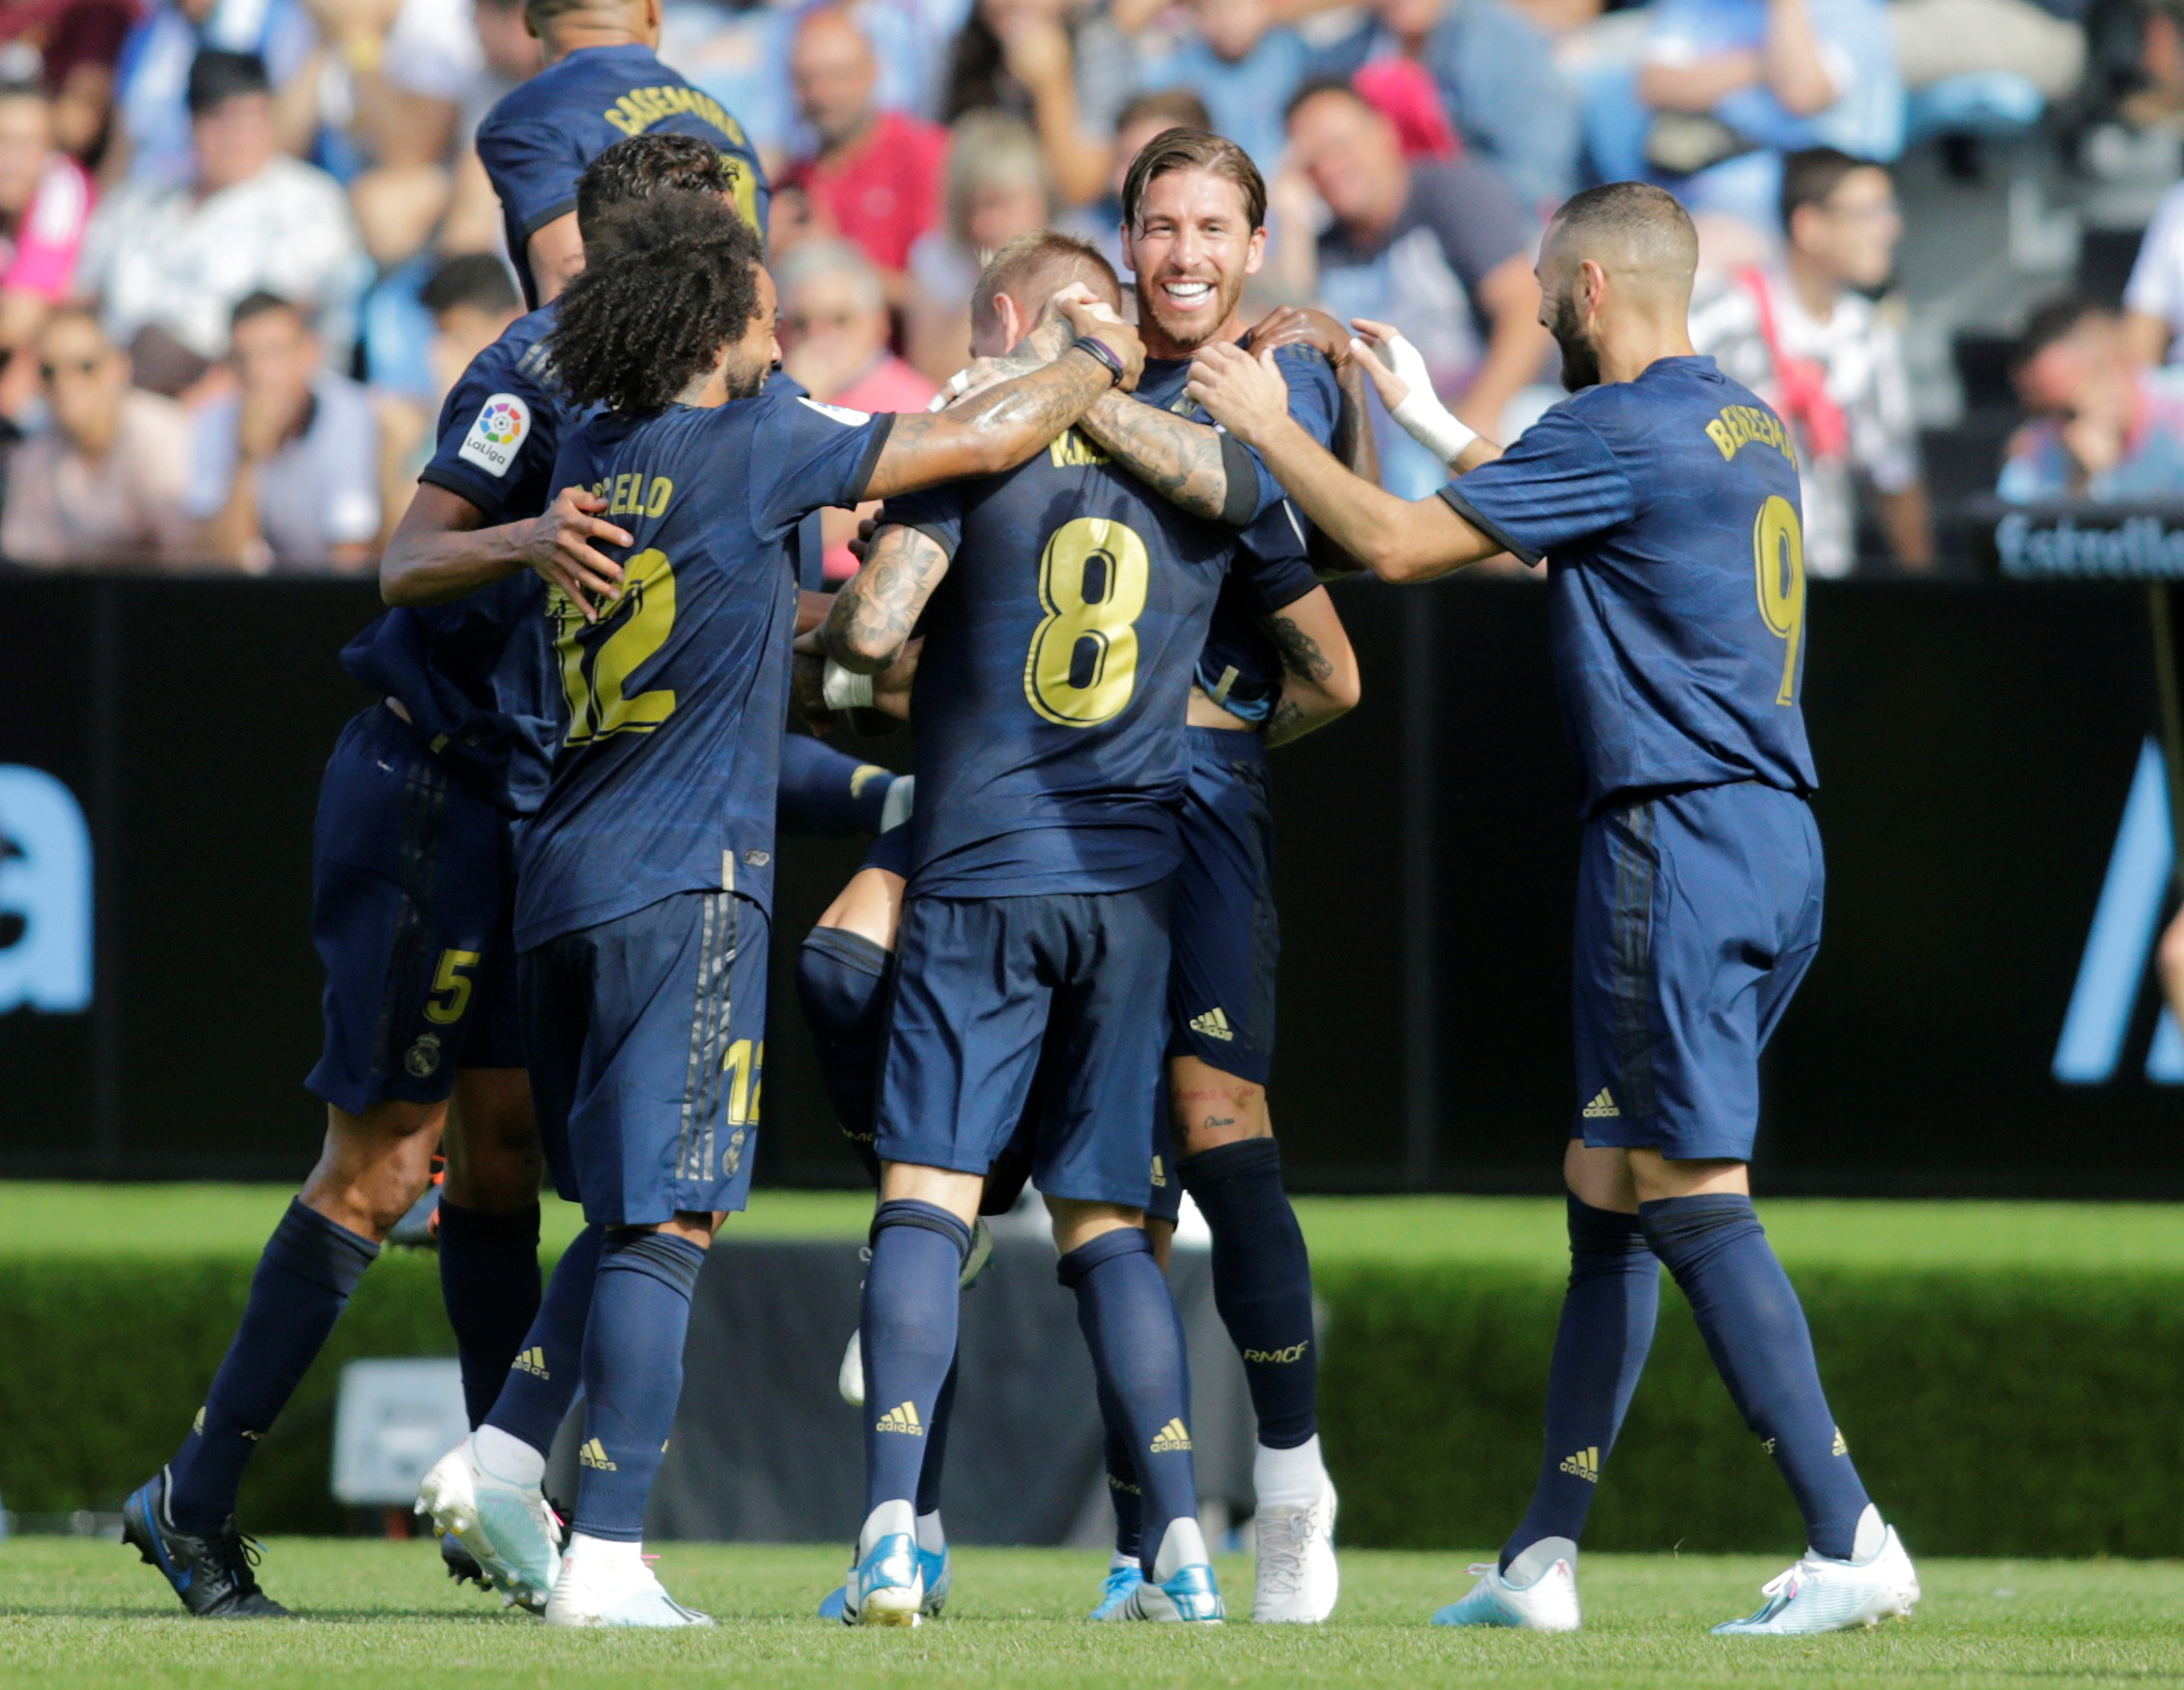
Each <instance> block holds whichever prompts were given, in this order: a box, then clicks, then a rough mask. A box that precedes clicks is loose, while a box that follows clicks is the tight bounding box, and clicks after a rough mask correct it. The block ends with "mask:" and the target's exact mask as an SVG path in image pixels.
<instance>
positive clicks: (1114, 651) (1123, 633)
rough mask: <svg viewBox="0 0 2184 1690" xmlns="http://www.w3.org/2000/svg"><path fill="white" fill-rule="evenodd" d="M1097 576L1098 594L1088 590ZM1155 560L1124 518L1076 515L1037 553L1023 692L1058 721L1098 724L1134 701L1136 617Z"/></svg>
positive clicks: (1142, 606) (1035, 706)
mask: <svg viewBox="0 0 2184 1690" xmlns="http://www.w3.org/2000/svg"><path fill="white" fill-rule="evenodd" d="M1095 576H1097V585H1098V588H1099V593H1100V596H1099V597H1098V598H1097V599H1095V598H1093V597H1092V596H1091V593H1092V590H1093V587H1094V585H1095ZM1151 584H1152V564H1151V561H1150V559H1149V558H1148V556H1147V554H1146V551H1145V542H1144V541H1142V540H1140V539H1139V538H1138V537H1137V535H1136V533H1135V532H1134V531H1133V530H1132V529H1130V528H1128V527H1126V526H1125V525H1124V524H1122V523H1121V522H1116V521H1109V520H1108V519H1106V518H1105V517H1078V518H1077V519H1076V520H1075V521H1068V522H1064V523H1063V524H1062V525H1061V526H1060V527H1059V528H1056V529H1055V530H1054V532H1053V534H1052V536H1051V537H1050V538H1049V540H1048V541H1047V549H1046V550H1045V551H1044V552H1043V553H1042V554H1041V555H1040V558H1039V603H1040V606H1041V607H1042V608H1044V609H1045V610H1046V612H1047V614H1046V615H1045V616H1043V617H1042V618H1040V622H1039V626H1038V627H1037V628H1036V629H1034V630H1033V631H1032V634H1031V651H1030V654H1029V655H1028V656H1027V657H1026V658H1025V659H1024V664H1023V695H1024V696H1025V697H1026V698H1028V699H1029V700H1030V701H1031V708H1032V709H1033V710H1036V711H1037V712H1038V713H1039V714H1040V715H1041V716H1042V717H1044V718H1046V719H1047V720H1049V721H1050V722H1053V723H1055V724H1057V725H1058V726H1061V727H1094V726H1097V725H1098V724H1099V723H1101V722H1103V721H1112V720H1113V719H1114V718H1116V717H1118V716H1120V715H1121V714H1122V713H1123V711H1124V710H1126V709H1128V708H1129V705H1130V697H1131V694H1132V693H1133V692H1134V691H1135V690H1136V688H1137V627H1136V623H1137V618H1138V617H1139V616H1141V615H1143V614H1144V611H1145V595H1146V592H1147V589H1148V588H1149V587H1150V586H1151Z"/></svg>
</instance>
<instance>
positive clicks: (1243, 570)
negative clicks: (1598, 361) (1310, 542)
mask: <svg viewBox="0 0 2184 1690" xmlns="http://www.w3.org/2000/svg"><path fill="white" fill-rule="evenodd" d="M1233 573H1234V574H1236V575H1238V576H1240V577H1243V582H1244V586H1245V588H1246V591H1247V592H1248V593H1249V594H1250V596H1251V599H1252V602H1253V604H1254V606H1256V608H1257V609H1258V611H1259V613H1260V614H1261V615H1262V616H1272V615H1273V614H1274V612H1275V611H1277V610H1281V609H1286V608H1287V607H1288V606H1291V605H1294V604H1296V603H1297V601H1298V600H1299V599H1302V597H1303V596H1304V595H1305V594H1306V593H1308V592H1310V591H1311V590H1312V589H1313V588H1314V587H1316V586H1318V585H1319V584H1320V577H1319V573H1318V572H1317V571H1316V570H1314V569H1313V568H1312V563H1311V558H1310V556H1309V555H1308V553H1307V550H1306V546H1305V529H1304V519H1303V518H1302V516H1300V515H1299V514H1298V512H1297V507H1296V506H1295V505H1293V504H1291V503H1290V502H1289V501H1288V500H1287V499H1283V500H1282V501H1281V502H1280V503H1279V504H1277V505H1275V506H1274V509H1273V510H1271V511H1269V512H1268V513H1267V514H1266V515H1265V516H1263V517H1261V518H1260V519H1259V520H1258V521H1256V522H1254V523H1252V524H1251V529H1250V532H1248V533H1247V534H1246V535H1245V536H1244V541H1243V544H1242V545H1241V546H1239V547H1238V548H1237V552H1236V563H1235V566H1234V571H1233Z"/></svg>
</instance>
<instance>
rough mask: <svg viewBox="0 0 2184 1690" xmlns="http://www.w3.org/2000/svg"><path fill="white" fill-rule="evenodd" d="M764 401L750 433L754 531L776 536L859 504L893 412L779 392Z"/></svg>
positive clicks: (877, 460)
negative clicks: (873, 412) (814, 516)
mask: <svg viewBox="0 0 2184 1690" xmlns="http://www.w3.org/2000/svg"><path fill="white" fill-rule="evenodd" d="M767 402H768V403H767V409H766V412H765V414H764V415H762V416H761V417H760V418H759V419H758V421H757V423H756V424H755V425H754V426H753V429H752V434H751V445H752V448H753V450H752V467H751V512H752V519H751V520H752V524H753V526H754V527H755V528H756V529H757V530H758V532H759V533H760V534H762V535H764V536H766V537H767V538H769V539H779V538H781V537H782V536H784V535H786V534H787V533H788V532H789V531H790V530H791V529H793V528H794V527H796V525H797V524H798V522H800V521H803V519H804V518H805V517H806V516H807V515H809V514H810V513H811V512H813V511H817V510H824V509H826V507H827V506H829V505H833V506H838V507H840V508H842V509H844V510H847V509H848V508H849V507H851V506H852V505H856V504H860V503H862V502H863V500H864V490H865V487H866V485H867V484H868V483H870V481H871V480H872V472H873V469H874V468H875V467H876V466H877V465H879V463H880V454H881V452H882V450H883V449H884V448H885V446H886V444H887V436H888V434H889V432H890V431H891V430H892V429H893V428H894V426H895V418H894V416H893V414H892V413H891V412H886V411H882V413H881V414H879V415H878V416H870V415H867V414H866V413H865V412H863V411H861V410H845V409H844V408H842V407H840V406H836V405H823V404H821V403H820V402H819V401H818V400H816V399H803V398H796V399H792V398H790V397H788V396H787V395H785V394H778V393H770V394H768V395H767Z"/></svg>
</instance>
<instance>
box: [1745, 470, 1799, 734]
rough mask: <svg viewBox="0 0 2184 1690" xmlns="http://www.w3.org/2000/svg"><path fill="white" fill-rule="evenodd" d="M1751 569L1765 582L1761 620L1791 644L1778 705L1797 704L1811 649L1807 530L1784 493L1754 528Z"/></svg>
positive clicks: (1761, 590)
mask: <svg viewBox="0 0 2184 1690" xmlns="http://www.w3.org/2000/svg"><path fill="white" fill-rule="evenodd" d="M1751 567H1752V573H1753V575H1754V576H1755V577H1757V579H1758V583H1759V616H1760V620H1761V621H1763V622H1765V623H1766V624H1767V631H1768V633H1770V634H1773V635H1774V636H1775V637H1776V638H1777V639H1779V640H1782V641H1784V642H1785V645H1786V648H1787V649H1786V650H1784V652H1783V653H1782V685H1781V690H1779V691H1778V692H1777V693H1776V694H1775V702H1776V703H1777V704H1795V703H1796V702H1797V660H1798V654H1799V653H1800V651H1801V650H1803V648H1804V645H1805V531H1804V529H1803V528H1802V527H1801V526H1800V525H1799V523H1798V520H1797V506H1795V505H1793V504H1791V503H1790V501H1789V500H1788V499H1786V498H1784V497H1783V496H1782V495H1781V494H1780V493H1775V494H1772V495H1771V496H1770V497H1769V498H1768V500H1767V502H1766V503H1765V504H1763V505H1761V506H1760V507H1759V520H1758V521H1756V522H1754V523H1753V524H1752V525H1751Z"/></svg>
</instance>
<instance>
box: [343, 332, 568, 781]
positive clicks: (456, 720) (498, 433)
mask: <svg viewBox="0 0 2184 1690" xmlns="http://www.w3.org/2000/svg"><path fill="white" fill-rule="evenodd" d="M552 326H553V307H552V306H550V305H549V306H547V307H546V309H545V310H543V311H534V312H532V313H531V314H530V315H529V316H528V317H521V318H518V320H517V321H516V322H514V323H512V324H509V325H508V327H507V328H506V329H505V330H503V331H502V333H501V336H500V338H499V339H498V340H496V341H494V342H493V344H492V345H491V346H490V347H488V348H486V350H485V351H484V352H480V353H479V354H478V355H477V356H476V357H475V358H473V359H471V360H470V367H469V368H468V369H466V370H464V371H463V372H462V379H461V380H458V381H457V382H456V384H455V387H454V389H453V391H451V392H450V393H449V394H448V396H447V399H446V402H445V403H444V404H443V405H442V406H441V407H440V418H439V436H438V438H439V445H438V448H437V449H436V450H435V451H434V454H433V460H432V462H431V463H430V464H428V465H426V466H425V468H424V471H423V472H422V473H421V474H420V475H419V476H418V479H419V480H420V481H428V482H431V483H432V484H433V485H434V486H435V487H443V488H446V489H447V490H448V491H449V492H450V493H455V494H457V495H458V496H460V497H462V498H465V499H467V500H469V501H470V503H472V504H473V505H476V506H477V507H478V510H479V511H480V513H481V515H482V521H480V523H479V526H480V527H493V526H496V525H497V524H499V523H502V522H512V521H520V520H522V519H524V518H527V517H535V516H537V515H538V514H539V512H541V511H542V510H544V509H545V508H546V504H547V502H548V501H549V499H550V498H551V496H552V493H553V489H552V487H551V485H550V482H549V477H550V476H551V474H552V470H553V458H554V452H555V449H556V447H557V446H558V444H559V441H560V437H561V432H562V428H563V424H564V402H563V401H562V400H561V399H560V397H559V396H558V394H557V393H556V391H555V389H554V388H553V386H552V385H551V384H550V383H549V382H548V381H547V380H546V375H545V363H546V349H545V344H544V343H545V337H546V332H547V330H548V329H550V328H551V327H552ZM545 592H546V585H545V583H544V582H543V581H541V580H540V579H539V577H537V576H535V575H533V574H532V573H531V572H530V571H528V570H524V571H521V572H519V573H518V574H516V575H513V576H511V577H508V578H507V579H506V580H501V581H496V582H494V583H493V584H492V585H491V586H490V587H485V588H482V589H481V590H479V591H478V592H475V593H471V594H468V595H466V596H465V597H463V598H462V599H458V600H456V601H454V602H452V603H450V604H446V605H421V606H408V607H405V608H402V609H397V610H389V611H388V612H387V613H386V614H385V615H384V616H381V617H380V618H379V619H378V621H377V622H375V623H373V624H372V625H371V627H369V628H367V629H366V630H365V631H364V632H363V633H362V634H358V635H357V636H356V637H355V638H354V639H353V640H351V641H350V643H349V645H348V646H347V647H346V648H345V649H344V650H343V652H342V654H341V661H342V663H343V666H344V667H346V668H347V669H348V670H349V672H350V674H351V675H353V676H355V678H356V679H357V680H358V681H359V682H361V683H362V684H363V685H364V686H366V687H369V688H370V689H371V690H373V691H375V692H379V693H383V694H385V695H386V696H388V697H390V698H396V699H399V700H401V702H402V707H403V709H404V710H406V711H407V712H408V714H409V719H410V721H411V722H412V723H414V724H415V725H416V726H417V727H418V728H419V729H420V730H421V731H422V732H423V733H424V734H425V735H426V736H427V739H428V741H429V742H430V743H431V744H432V746H434V749H435V750H436V751H437V752H438V754H439V755H440V756H441V757H442V758H443V759H445V760H446V761H448V762H449V763H451V764H453V765H454V766H455V767H456V768H457V769H458V770H459V771H460V772H461V773H462V775H463V777H464V779H465V780H467V781H468V782H469V784H470V785H471V787H472V788H473V789H474V790H476V791H477V792H479V793H480V794H481V795H482V796H484V797H485V798H487V799H489V800H490V801H491V802H492V803H496V804H498V805H500V806H501V807H502V808H503V809H508V810H513V811H515V812H516V813H517V814H518V815H520V814H524V813H526V812H528V811H529V810H531V809H533V808H535V807H537V804H538V802H539V800H540V799H541V798H542V797H543V796H544V795H545V792H546V760H547V757H548V754H549V749H550V746H551V740H552V723H553V712H552V709H551V705H550V701H549V699H548V696H547V692H546V677H547V674H548V669H547V662H546V634H545V628H544V624H543V622H542V620H541V618H540V617H539V615H538V609H539V606H540V604H541V602H542V600H543V597H544V595H545Z"/></svg>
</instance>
